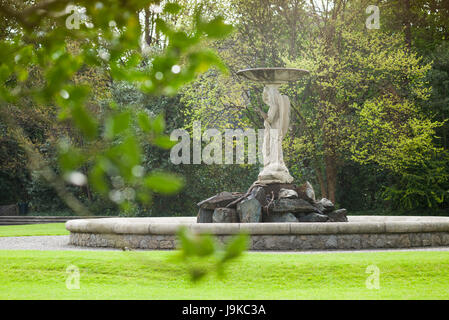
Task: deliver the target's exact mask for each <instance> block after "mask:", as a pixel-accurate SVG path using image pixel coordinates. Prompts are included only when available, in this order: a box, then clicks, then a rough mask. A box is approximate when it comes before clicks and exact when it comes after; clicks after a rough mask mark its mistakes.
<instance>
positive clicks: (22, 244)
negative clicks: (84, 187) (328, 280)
mask: <svg viewBox="0 0 449 320" xmlns="http://www.w3.org/2000/svg"><path fill="white" fill-rule="evenodd" d="M68 243H69V236H28V237H0V250H84V251H86V250H87V251H98V250H102V251H114V250H115V251H117V250H120V249H113V248H90V247H78V246H72V245H69V244H68ZM139 251H140V250H139ZM142 251H143V250H142ZM387 251H388V252H391V251H449V247H432V248H414V249H370V250H327V251H323V250H321V251H258V252H264V253H282V254H289V253H302V254H312V253H329V252H387ZM250 253H253V252H250Z"/></svg>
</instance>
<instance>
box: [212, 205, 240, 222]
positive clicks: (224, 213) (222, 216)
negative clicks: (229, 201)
mask: <svg viewBox="0 0 449 320" xmlns="http://www.w3.org/2000/svg"><path fill="white" fill-rule="evenodd" d="M212 222H214V223H236V222H239V217H238V214H237V211H236V210H235V209H232V208H215V210H214V213H213V215H212Z"/></svg>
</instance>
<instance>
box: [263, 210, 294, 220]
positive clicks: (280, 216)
mask: <svg viewBox="0 0 449 320" xmlns="http://www.w3.org/2000/svg"><path fill="white" fill-rule="evenodd" d="M265 222H299V221H298V218H296V217H295V215H294V214H293V213H290V212H287V213H271V214H268V215H267V216H266V221H265Z"/></svg>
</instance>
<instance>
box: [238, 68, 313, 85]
mask: <svg viewBox="0 0 449 320" xmlns="http://www.w3.org/2000/svg"><path fill="white" fill-rule="evenodd" d="M307 74H309V71H307V70H303V69H294V68H251V69H244V70H239V71H237V75H240V76H243V77H245V78H246V79H248V80H252V81H257V82H262V83H265V84H283V83H287V82H290V81H298V80H299V79H301V78H302V77H304V76H305V75H307Z"/></svg>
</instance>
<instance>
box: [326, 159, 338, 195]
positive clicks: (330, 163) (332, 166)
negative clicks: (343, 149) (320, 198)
mask: <svg viewBox="0 0 449 320" xmlns="http://www.w3.org/2000/svg"><path fill="white" fill-rule="evenodd" d="M325 157H326V159H325V162H326V182H327V192H328V199H329V200H330V201H332V202H333V203H335V191H336V186H337V163H336V159H335V156H325Z"/></svg>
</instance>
